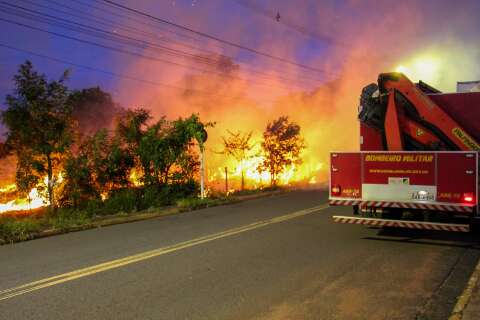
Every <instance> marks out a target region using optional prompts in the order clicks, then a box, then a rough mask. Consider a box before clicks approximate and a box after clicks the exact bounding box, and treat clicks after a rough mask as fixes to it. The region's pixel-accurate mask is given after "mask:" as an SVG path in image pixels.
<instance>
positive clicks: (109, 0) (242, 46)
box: [103, 0, 328, 74]
mask: <svg viewBox="0 0 480 320" xmlns="http://www.w3.org/2000/svg"><path fill="white" fill-rule="evenodd" d="M103 1H104V2H106V3H108V4H110V5H112V6H115V7H118V8H121V9H123V10H127V11H129V12H133V13H135V14H138V15H141V16H144V17H148V18H150V19H153V20H155V21H158V22H161V23H164V24H167V25H171V26H174V27H176V28H179V29H182V30H185V31H188V32H191V33H193V34H197V35H199V36H202V37H205V38H207V39H211V40H215V41H217V42H221V43H224V44H227V45H229V46H232V47H235V48H238V49H242V50H245V51H248V52H251V53H254V54H257V55H261V56H264V57H267V58H270V59H272V60H276V61H280V62H283V63H286V64H290V65H293V66H296V67H300V68H303V69H306V70H310V71H314V72H319V73H322V74H328V72H326V71H325V70H321V69H318V68H315V67H312V66H308V65H305V64H301V63H297V62H294V61H291V60H288V59H286V58H283V57H277V56H274V55H271V54H269V53H266V52H262V51H259V50H256V49H253V48H250V47H247V46H244V45H241V44H238V43H235V42H232V41H229V40H224V39H221V38H219V37H216V36H213V35H210V34H207V33H205V32H201V31H197V30H194V29H192V28H189V27H186V26H182V25H180V24H177V23H174V22H171V21H168V20H165V19H162V18H158V17H156V16H153V15H151V14H148V13H145V12H142V11H140V10H137V9H134V8H130V7H127V6H125V5H122V4H119V3H116V2H114V1H111V0H103Z"/></svg>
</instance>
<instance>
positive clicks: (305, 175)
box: [208, 156, 323, 192]
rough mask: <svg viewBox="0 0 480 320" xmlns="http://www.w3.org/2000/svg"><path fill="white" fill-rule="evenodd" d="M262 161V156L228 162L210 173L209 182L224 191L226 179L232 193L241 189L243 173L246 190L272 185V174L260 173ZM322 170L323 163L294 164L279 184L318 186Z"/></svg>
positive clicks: (279, 180)
mask: <svg viewBox="0 0 480 320" xmlns="http://www.w3.org/2000/svg"><path fill="white" fill-rule="evenodd" d="M262 161H263V157H262V156H254V157H250V158H248V159H246V160H244V161H241V162H237V161H234V160H230V161H226V162H225V166H224V167H218V168H216V169H215V170H212V171H211V172H210V174H209V177H208V181H209V183H210V184H211V185H212V186H214V187H215V188H218V189H223V188H224V187H223V186H222V183H223V184H224V183H225V178H226V179H227V183H228V191H229V192H231V191H233V190H235V189H239V188H240V183H241V179H242V172H243V176H244V182H245V188H246V189H252V188H260V187H264V186H268V185H269V184H270V173H269V172H266V171H263V172H260V171H258V166H259V165H260V163H261V162H262ZM225 168H226V169H227V174H225ZM322 168H323V163H321V162H312V163H304V164H301V165H295V164H294V165H291V166H288V167H287V168H285V170H284V171H283V172H282V173H281V174H280V175H279V176H278V178H277V180H278V181H277V183H278V184H279V185H284V186H287V185H291V184H297V183H298V184H303V185H305V184H316V183H317V182H318V176H319V173H320V171H321V170H322ZM222 187H223V188H222Z"/></svg>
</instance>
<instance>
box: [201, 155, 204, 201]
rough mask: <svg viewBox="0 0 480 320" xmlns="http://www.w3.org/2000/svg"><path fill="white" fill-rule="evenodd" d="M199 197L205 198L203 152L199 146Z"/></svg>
mask: <svg viewBox="0 0 480 320" xmlns="http://www.w3.org/2000/svg"><path fill="white" fill-rule="evenodd" d="M200 197H201V198H202V199H204V198H205V153H204V151H203V148H200Z"/></svg>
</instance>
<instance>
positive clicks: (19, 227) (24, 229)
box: [0, 218, 42, 243]
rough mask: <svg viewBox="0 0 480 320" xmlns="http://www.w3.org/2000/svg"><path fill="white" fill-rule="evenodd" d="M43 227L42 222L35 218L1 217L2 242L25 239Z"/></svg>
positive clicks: (0, 231)
mask: <svg viewBox="0 0 480 320" xmlns="http://www.w3.org/2000/svg"><path fill="white" fill-rule="evenodd" d="M41 229H42V223H41V222H40V220H38V219H34V218H20V219H16V218H0V240H2V242H6V243H8V242H13V241H19V240H20V241H25V240H28V239H30V238H31V237H32V235H33V233H36V232H39V231H40V230H41Z"/></svg>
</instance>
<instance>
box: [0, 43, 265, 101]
mask: <svg viewBox="0 0 480 320" xmlns="http://www.w3.org/2000/svg"><path fill="white" fill-rule="evenodd" d="M0 47H4V48H7V49H10V50H14V51H18V52H23V53H27V54H29V55H32V56H36V57H39V58H43V59H47V60H51V61H54V62H58V63H62V64H66V65H70V66H74V67H77V68H81V69H86V70H90V71H94V72H99V73H103V74H106V75H109V76H112V77H117V78H124V79H127V80H132V81H137V82H141V83H146V84H149V85H152V86H161V87H166V88H171V89H176V90H184V91H194V92H198V93H200V94H202V95H205V96H208V97H211V93H210V92H205V91H201V90H198V89H192V88H185V87H181V86H176V85H173V84H167V83H162V82H157V81H151V80H146V79H142V78H138V77H135V76H131V75H128V74H124V73H116V72H112V71H108V70H104V69H100V68H96V67H91V66H87V65H83V64H79V63H75V62H71V61H67V60H63V59H59V58H55V57H52V56H48V55H45V54H41V53H38V52H34V51H30V50H25V49H21V48H18V47H14V46H11V45H7V44H4V43H0ZM223 98H230V99H232V97H223ZM263 102H273V101H263Z"/></svg>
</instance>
